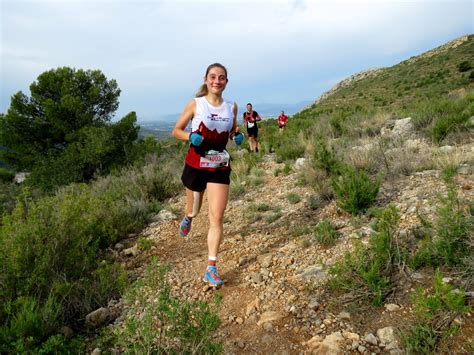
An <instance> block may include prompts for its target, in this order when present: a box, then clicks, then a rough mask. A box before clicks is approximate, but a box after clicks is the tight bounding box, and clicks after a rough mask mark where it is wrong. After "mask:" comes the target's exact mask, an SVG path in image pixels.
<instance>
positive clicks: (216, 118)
mask: <svg viewBox="0 0 474 355" xmlns="http://www.w3.org/2000/svg"><path fill="white" fill-rule="evenodd" d="M207 118H208V119H210V120H211V121H219V122H228V121H229V117H221V116H219V114H217V113H211V115H210V116H207Z"/></svg>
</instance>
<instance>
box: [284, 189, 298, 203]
mask: <svg viewBox="0 0 474 355" xmlns="http://www.w3.org/2000/svg"><path fill="white" fill-rule="evenodd" d="M286 198H287V199H288V201H289V202H290V203H291V204H292V205H294V204H296V203H298V202H300V201H301V196H300V195H298V194H296V193H293V192H292V193H289V194H288V195H286Z"/></svg>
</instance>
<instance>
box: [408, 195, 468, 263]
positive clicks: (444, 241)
mask: <svg viewBox="0 0 474 355" xmlns="http://www.w3.org/2000/svg"><path fill="white" fill-rule="evenodd" d="M440 200H441V205H440V207H438V208H437V211H436V218H435V221H434V223H430V222H428V221H427V219H426V218H424V217H423V216H421V215H420V216H419V218H420V219H421V222H422V224H423V226H424V234H425V239H424V240H423V241H422V243H421V246H420V248H419V250H418V251H417V252H416V254H415V255H414V258H413V266H414V267H420V266H423V265H432V266H442V265H446V266H461V265H463V264H464V260H465V258H466V257H467V256H469V255H470V254H472V252H473V246H472V245H469V236H470V235H471V234H472V232H473V227H474V220H473V216H472V215H471V214H470V213H469V212H468V211H466V210H465V209H464V208H463V207H462V205H461V201H459V199H458V196H457V192H456V190H455V189H454V188H450V189H449V191H448V195H447V196H446V197H440Z"/></svg>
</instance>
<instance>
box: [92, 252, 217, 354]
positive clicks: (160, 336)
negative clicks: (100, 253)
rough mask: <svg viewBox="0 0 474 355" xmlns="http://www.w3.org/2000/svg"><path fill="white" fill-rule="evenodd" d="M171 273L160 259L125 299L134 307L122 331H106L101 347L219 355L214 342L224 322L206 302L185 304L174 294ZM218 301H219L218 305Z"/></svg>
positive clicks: (100, 340) (101, 339)
mask: <svg viewBox="0 0 474 355" xmlns="http://www.w3.org/2000/svg"><path fill="white" fill-rule="evenodd" d="M167 271H168V269H167V268H166V267H164V266H162V265H159V264H158V263H157V261H156V259H153V260H152V262H151V264H150V265H149V266H148V268H147V270H146V271H145V275H144V277H143V278H142V279H140V280H139V281H138V282H136V283H135V284H134V286H133V288H132V289H131V290H130V291H129V292H127V294H126V295H125V302H126V303H127V304H129V305H130V308H128V310H127V313H126V314H125V315H124V324H123V326H121V327H119V328H110V329H107V330H105V331H103V333H102V336H101V337H100V338H99V340H98V345H99V346H101V347H102V348H103V347H107V348H108V349H109V350H112V349H114V348H119V349H120V350H121V351H123V352H125V353H133V354H150V353H152V354H155V353H156V354H161V353H163V354H173V353H174V354H218V353H221V352H222V351H223V348H222V344H220V343H216V342H214V341H213V340H212V335H213V333H214V332H215V331H216V330H217V329H218V327H219V324H220V320H219V317H218V315H217V314H216V313H215V312H214V311H213V310H212V308H211V306H210V305H209V304H208V303H206V302H204V301H183V300H180V299H178V298H176V297H174V296H173V295H172V294H171V288H170V286H169V285H168V284H167V282H166V280H165V275H166V272H167ZM217 302H218V299H216V303H217Z"/></svg>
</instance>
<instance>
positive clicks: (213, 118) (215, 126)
mask: <svg viewBox="0 0 474 355" xmlns="http://www.w3.org/2000/svg"><path fill="white" fill-rule="evenodd" d="M194 100H195V101H196V112H195V115H194V117H193V120H192V131H193V132H195V131H201V133H203V132H202V128H200V127H201V124H202V125H204V126H205V127H206V128H207V129H208V130H209V131H214V130H216V131H217V133H222V132H224V131H227V132H229V131H230V130H231V129H232V126H233V124H234V113H233V108H234V103H233V102H230V101H226V100H224V101H223V102H222V104H221V105H220V106H218V107H216V106H212V105H211V104H210V103H209V102H208V101H207V99H206V97H205V96H202V97H196V98H195V99H194ZM204 138H206V137H204Z"/></svg>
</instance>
